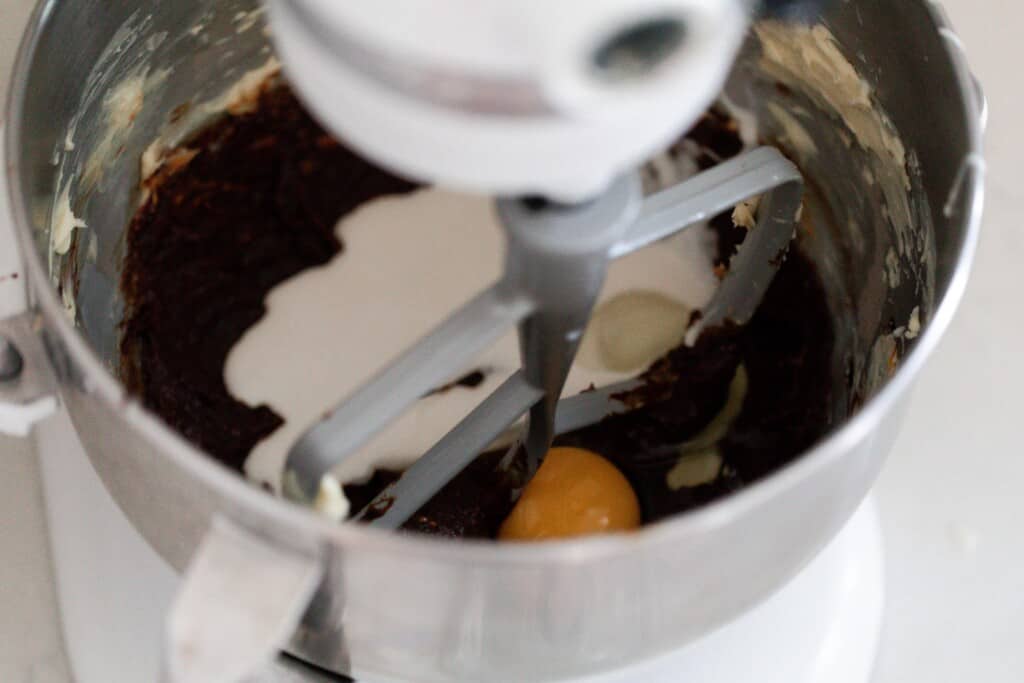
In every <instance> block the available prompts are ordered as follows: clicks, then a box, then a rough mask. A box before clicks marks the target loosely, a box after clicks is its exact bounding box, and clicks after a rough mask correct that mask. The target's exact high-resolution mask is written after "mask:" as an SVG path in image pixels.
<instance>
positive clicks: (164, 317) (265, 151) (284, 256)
mask: <svg viewBox="0 0 1024 683" xmlns="http://www.w3.org/2000/svg"><path fill="white" fill-rule="evenodd" d="M687 137H688V138H689V139H690V140H691V141H693V142H695V143H696V144H697V145H698V146H699V147H700V148H701V150H702V152H701V155H700V156H699V158H698V159H697V162H698V165H699V166H701V167H702V168H706V167H709V166H711V165H714V164H715V163H718V162H720V161H722V160H724V159H727V158H730V157H733V156H736V155H737V154H739V153H740V152H741V151H742V149H743V145H742V143H741V141H740V138H739V135H738V131H737V128H736V125H735V122H733V121H732V120H731V119H729V118H728V117H727V116H724V115H723V114H721V113H718V112H711V113H709V114H708V115H707V116H706V117H705V118H704V119H703V120H702V121H701V122H700V123H699V124H698V125H697V126H696V127H695V128H694V130H693V131H691V133H689V134H688V135H687ZM183 148H184V149H183V150H179V151H178V153H177V154H172V155H170V156H169V157H168V161H167V162H165V163H164V165H163V166H162V167H161V168H160V169H159V170H158V172H157V173H156V174H155V175H154V176H153V177H152V178H150V179H149V180H148V181H147V184H146V189H147V191H148V196H147V198H146V200H145V202H144V203H143V205H142V206H141V207H140V209H139V210H138V212H137V214H136V215H135V217H134V219H133V220H132V223H131V226H130V228H129V230H128V233H127V252H126V253H127V255H126V258H125V263H124V271H123V272H124V274H123V279H122V288H123V291H124V295H125V301H126V303H127V309H126V310H127V313H126V317H125V321H124V326H123V337H122V343H121V353H122V371H123V374H124V376H125V380H126V382H127V383H128V386H129V387H130V388H131V389H132V390H134V391H135V392H137V393H138V394H139V395H140V396H141V398H142V400H143V402H144V403H145V405H146V406H147V407H148V408H150V409H151V410H153V411H154V412H155V413H157V414H158V415H160V416H161V417H162V418H163V419H164V420H165V421H166V422H167V423H168V424H170V425H171V426H172V427H174V428H175V429H177V430H178V431H180V432H181V433H182V434H183V435H184V436H186V437H187V438H188V439H190V440H191V441H193V442H194V443H195V444H196V445H197V446H199V447H201V448H203V449H204V450H206V451H207V452H208V453H210V454H211V455H212V456H213V457H215V458H216V459H218V460H219V461H221V462H223V463H224V464H226V465H227V466H229V467H231V468H233V469H236V470H239V471H240V470H241V468H242V464H243V463H244V461H245V459H246V456H247V455H248V453H249V451H250V450H251V449H252V447H253V446H254V445H255V444H256V443H257V442H259V441H260V440H261V439H263V438H264V437H266V436H267V435H269V434H270V433H271V432H273V431H274V430H275V429H276V428H277V427H278V426H279V425H280V424H281V418H280V417H279V416H278V415H276V414H275V413H274V412H273V411H272V410H271V409H269V408H268V407H266V406H261V407H258V408H250V407H248V406H246V405H244V404H242V403H240V402H239V401H236V400H235V399H234V398H233V397H232V396H231V395H230V394H229V393H228V391H227V388H226V387H225V384H224V381H223V367H224V362H225V359H226V357H227V353H228V351H229V350H230V349H231V348H232V346H233V345H234V344H235V343H236V342H237V341H238V340H239V339H240V338H241V336H242V334H243V333H244V332H245V331H246V330H247V329H248V328H249V327H251V326H252V325H254V324H255V323H256V322H257V321H258V320H259V319H260V318H261V317H262V316H263V315H264V313H265V309H264V305H263V300H264V298H265V296H266V295H267V293H268V292H269V291H270V290H271V289H272V288H273V287H274V286H275V285H277V284H278V283H280V282H281V281H283V280H285V279H287V278H289V277H291V276H293V275H295V274H296V273H298V272H300V271H302V270H304V269H306V268H309V267H312V266H317V265H321V264H324V263H326V262H327V261H329V260H330V259H331V258H333V257H334V256H335V255H337V254H338V252H339V251H341V250H342V249H343V245H342V244H340V243H339V241H338V240H337V238H336V237H335V235H334V227H335V225H336V223H337V222H338V220H339V219H340V218H341V217H343V216H344V215H346V214H347V213H349V212H350V211H352V210H354V209H355V208H356V207H358V206H359V205H361V204H363V203H365V202H367V201H370V200H372V199H375V198H377V197H381V196H384V195H390V194H398V193H405V192H409V191H411V190H412V189H414V186H413V185H412V184H410V183H409V182H407V181H404V180H401V179H399V178H397V177H394V176H392V175H390V174H388V173H387V172H385V171H383V170H381V169H379V168H376V167H375V166H373V165H371V164H369V163H368V162H366V161H364V160H362V159H361V158H359V157H358V156H356V155H355V154H353V153H352V152H350V151H349V150H347V149H346V148H345V147H343V146H341V145H340V144H339V143H338V142H337V141H335V140H334V139H332V138H331V137H330V136H329V135H328V134H327V133H325V132H324V131H323V130H322V129H321V128H320V127H319V126H318V125H317V124H316V123H315V122H314V121H313V120H312V119H311V118H310V117H309V116H308V115H307V114H306V113H305V112H304V111H303V109H302V107H301V106H300V105H299V103H298V101H297V100H296V99H295V97H294V96H293V95H292V93H291V92H290V90H289V89H288V88H287V87H286V86H284V85H280V84H272V83H271V84H268V85H267V86H266V87H265V88H264V90H263V92H262V93H261V94H260V96H259V101H258V106H257V107H255V109H254V110H253V111H252V112H250V113H244V114H238V115H226V116H225V117H224V118H223V119H221V120H220V121H218V122H216V123H214V124H212V125H211V126H209V127H208V128H206V129H205V130H203V131H201V132H199V133H198V134H197V135H196V136H195V137H194V138H192V139H191V140H189V141H188V142H187V143H186V144H185V145H183ZM185 150H187V152H186V151H185ZM671 153H672V154H675V155H680V154H683V151H682V145H677V146H676V147H675V148H673V150H672V152H671ZM712 226H713V227H714V228H715V229H716V230H717V232H718V234H719V251H720V254H719V262H720V263H721V264H723V266H724V264H727V263H728V260H729V258H730V257H731V255H732V253H733V252H734V250H735V249H736V247H737V245H738V244H739V243H740V242H741V241H742V239H743V237H744V235H745V231H744V230H743V229H741V228H736V227H735V226H734V225H733V224H732V221H731V220H730V219H729V215H728V214H724V215H723V216H719V217H717V218H716V219H715V220H714V221H713V222H712ZM342 258H344V256H342ZM338 295H339V296H358V295H359V294H358V293H354V292H353V293H346V292H339V293H338ZM796 302H798V303H796ZM833 347H834V340H833V328H832V320H831V317H830V315H829V310H828V306H827V304H826V301H825V293H824V289H823V287H822V284H821V281H820V279H819V277H818V275H817V272H816V271H815V268H814V266H813V264H811V263H810V262H809V261H808V260H807V259H806V258H805V257H804V256H803V255H802V254H801V253H800V252H799V251H798V250H796V249H794V250H792V251H791V254H790V256H789V258H788V259H787V261H786V262H785V264H784V265H783V266H782V268H781V270H780V272H779V274H778V276H777V277H776V279H775V281H774V283H773V285H772V287H771V288H770V289H769V291H768V294H767V296H766V298H765V300H764V302H763V304H762V305H761V308H760V309H759V311H758V313H757V314H756V315H755V317H754V319H753V320H752V321H751V322H750V323H749V324H748V325H747V326H745V327H744V328H728V329H717V330H710V331H708V332H705V334H704V335H703V336H702V338H701V339H700V341H699V342H698V344H697V345H696V346H695V347H693V348H686V347H680V348H678V349H676V350H674V351H672V352H670V353H669V354H668V355H667V356H665V357H664V358H663V359H661V360H659V361H658V362H657V363H655V364H654V366H652V368H651V369H650V370H649V371H648V372H647V373H646V374H645V375H644V379H645V380H646V382H645V385H644V386H643V387H642V388H640V389H638V390H637V391H635V392H632V393H631V394H629V395H627V396H625V397H624V398H625V399H626V400H627V402H628V404H629V405H631V406H636V409H635V410H633V411H632V412H630V413H628V414H626V415H621V416H616V417H612V418H608V419H606V420H604V421H602V422H601V423H598V424H596V425H593V426H591V427H588V428H586V429H583V430H579V431H577V432H574V433H571V434H566V435H563V436H561V437H559V439H558V441H557V442H558V443H559V444H562V445H575V446H581V447H584V448H588V449H590V450H592V451H595V452H598V453H600V454H602V455H604V456H605V457H607V458H609V459H610V460H612V462H614V463H615V464H616V465H617V466H618V467H619V468H620V469H621V470H622V471H623V473H624V474H625V475H626V476H627V477H628V478H629V479H630V481H631V482H632V484H633V486H634V488H635V489H636V491H637V494H638V496H639V498H640V501H641V505H642V508H643V515H644V521H645V522H651V521H655V520H658V519H660V518H662V517H665V516H666V515H670V514H674V513H676V512H681V511H684V510H687V509H691V508H693V507H695V506H698V505H702V504H704V503H706V502H708V501H711V500H714V499H716V498H719V497H721V496H723V495H726V494H728V493H729V492H731V491H734V490H736V489H738V488H740V487H742V486H743V485H745V484H747V483H750V482H752V481H755V480H756V479H758V478H760V477H763V476H765V475H767V474H769V473H770V472H772V471H774V470H776V469H778V468H779V467H781V466H782V465H784V464H785V463H787V462H789V461H790V460H792V459H793V458H795V457H796V456H798V455H799V454H800V453H802V452H803V451H804V450H806V449H807V448H808V447H809V446H811V445H812V444H813V443H814V442H815V441H816V440H817V439H819V438H820V437H821V436H822V435H823V434H824V433H825V432H826V431H827V429H828V428H829V420H830V414H831V412H830V405H831V398H830V397H831V390H830V382H831V359H832V354H833ZM740 365H742V366H743V368H744V369H745V370H746V373H747V376H748V384H749V389H748V391H747V394H746V397H745V400H744V403H743V408H742V411H741V412H740V414H739V415H738V417H737V418H736V419H735V421H734V422H733V423H732V425H731V427H730V428H729V430H728V432H727V434H726V436H725V437H724V438H723V440H722V441H721V442H720V443H719V444H718V450H719V452H720V454H721V455H722V458H723V461H724V464H723V467H722V471H721V473H720V475H719V476H718V477H717V479H715V481H713V482H712V483H710V484H705V485H702V486H696V487H692V488H682V489H680V490H678V491H672V490H670V489H669V487H668V486H667V484H666V474H667V473H668V471H669V470H671V469H672V468H673V466H674V465H675V464H676V461H677V459H678V453H677V451H676V449H675V448H673V447H674V446H677V445H678V444H680V443H681V442H684V441H686V440H688V439H690V438H692V437H693V436H694V435H696V434H698V433H699V432H700V431H701V430H702V429H703V428H704V427H705V426H706V425H707V424H708V423H709V422H710V421H711V420H712V418H714V416H715V415H716V414H718V413H719V411H720V410H721V409H722V407H723V405H724V404H725V402H726V397H727V395H728V391H729V386H730V384H731V382H732V380H733V378H734V376H735V375H736V372H737V368H738V367H739V366H740ZM478 375H479V371H474V373H470V375H467V376H466V377H464V378H462V379H460V380H459V382H458V383H460V384H463V385H466V386H473V384H474V382H475V383H479V381H480V379H482V376H480V377H478ZM444 389H446V387H441V388H439V390H444ZM503 455H504V453H487V454H484V455H482V456H480V457H479V458H478V459H477V460H476V461H475V462H474V463H473V464H471V465H470V466H469V467H468V468H466V470H465V471H464V472H462V474H460V475H459V476H458V477H456V479H454V480H453V481H452V482H450V483H449V484H448V486H446V487H445V488H444V489H443V490H442V491H441V492H440V493H438V494H437V495H436V496H435V497H434V498H433V499H432V500H431V501H430V502H429V503H427V504H426V505H425V506H424V507H423V508H422V509H421V510H420V511H419V512H418V513H417V515H415V516H414V517H413V519H411V520H410V521H409V523H408V524H407V525H406V528H407V529H412V530H416V531H421V532H425V533H432V534H440V535H445V536H454V537H493V536H494V535H495V534H496V532H497V529H498V526H499V525H500V523H501V521H502V520H503V519H504V517H505V516H506V515H507V513H508V512H509V510H510V509H511V506H512V502H513V500H514V495H515V492H516V490H517V488H518V487H519V486H520V485H521V479H520V477H519V471H520V468H521V460H520V461H517V462H515V463H514V464H513V467H512V468H511V469H510V470H506V471H501V470H499V469H498V468H497V467H496V465H497V463H498V461H499V460H501V459H502V457H503ZM398 476H400V475H399V473H397V472H388V471H383V470H382V471H378V472H377V473H375V475H374V477H373V478H372V479H371V480H370V481H369V482H366V483H363V484H357V485H347V486H346V487H345V493H346V496H347V497H348V498H349V500H350V502H351V503H352V508H353V510H359V509H360V508H361V507H363V506H364V505H365V504H366V503H367V502H369V500H370V499H371V498H372V497H373V496H374V495H375V494H376V493H377V492H379V491H380V490H381V489H382V488H383V487H384V486H385V485H387V484H388V483H389V482H390V481H393V480H394V479H395V478H397V477H398Z"/></svg>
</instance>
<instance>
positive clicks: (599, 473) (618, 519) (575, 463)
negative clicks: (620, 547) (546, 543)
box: [498, 448, 640, 541]
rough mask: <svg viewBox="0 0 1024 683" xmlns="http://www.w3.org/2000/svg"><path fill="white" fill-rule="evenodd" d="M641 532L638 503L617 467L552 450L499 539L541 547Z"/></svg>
mask: <svg viewBox="0 0 1024 683" xmlns="http://www.w3.org/2000/svg"><path fill="white" fill-rule="evenodd" d="M639 526H640V503H639V501H638V500H637V497H636V493H634V492H633V487H632V486H630V485H629V481H627V480H626V477H625V476H623V474H622V472H620V471H619V470H618V469H617V468H616V467H615V465H613V464H611V463H610V462H608V461H607V460H605V459H604V458H603V457H601V456H600V455H598V454H597V453H593V452H591V451H588V450H584V449H582V448H552V449H551V450H550V451H548V454H547V456H546V457H545V458H544V462H543V463H541V466H540V469H538V470H537V474H536V475H535V476H534V477H533V479H532V480H531V481H530V483H529V484H527V486H526V489H525V490H524V491H523V495H522V496H521V497H520V498H519V502H518V503H516V506H515V507H514V508H513V509H512V512H511V513H510V514H509V516H508V518H506V519H505V521H504V522H503V523H502V525H501V531H500V532H499V534H498V537H499V538H500V539H501V540H503V541H541V540H547V539H557V538H570V537H572V536H584V535H587V534H600V533H607V532H613V531H629V530H631V529H636V528H638V527H639Z"/></svg>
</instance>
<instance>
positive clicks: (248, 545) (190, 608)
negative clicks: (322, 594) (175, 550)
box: [161, 517, 323, 683]
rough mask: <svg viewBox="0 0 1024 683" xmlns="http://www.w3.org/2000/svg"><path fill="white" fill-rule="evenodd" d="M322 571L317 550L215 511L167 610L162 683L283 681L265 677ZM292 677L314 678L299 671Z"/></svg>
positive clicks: (309, 598)
mask: <svg viewBox="0 0 1024 683" xmlns="http://www.w3.org/2000/svg"><path fill="white" fill-rule="evenodd" d="M322 577H323V566H322V563H321V560H320V558H319V557H317V556H316V554H315V553H310V554H303V553H300V552H296V551H294V550H287V549H284V548H282V547H280V546H279V545H276V544H272V543H271V542H269V541H266V540H264V539H263V538H261V537H259V536H258V535H256V534H254V533H252V532H250V531H248V530H245V529H242V528H241V527H240V526H238V525H237V524H235V523H233V522H230V521H228V520H227V519H226V518H224V517H217V518H215V519H214V521H213V524H212V526H211V527H210V530H209V531H208V532H207V533H206V537H205V538H204V539H203V542H202V543H201V544H200V545H199V549H198V550H197V551H196V554H195V555H194V556H193V558H192V561H191V562H190V564H189V566H188V569H186V570H185V574H184V577H183V580H182V584H181V587H180V588H179V589H178V594H177V596H176V597H175V600H174V604H173V605H172V607H171V611H170V614H169V615H168V619H167V624H166V636H165V641H164V657H163V664H162V668H163V671H162V678H161V681H162V683H236V682H240V681H243V680H244V681H246V682H247V683H248V682H251V681H254V680H255V681H261V680H274V681H279V680H281V678H280V677H279V676H278V675H276V674H275V675H273V676H272V677H271V678H267V676H270V674H272V673H273V672H274V670H279V669H280V666H281V665H276V666H273V662H274V659H275V657H276V656H277V653H278V652H279V651H280V650H281V648H282V647H284V645H285V643H286V642H287V641H288V639H289V637H291V635H292V634H293V633H294V632H295V630H296V628H297V627H298V625H299V622H300V620H301V619H302V616H303V614H304V612H305V611H306V607H307V606H308V605H309V602H310V600H311V599H312V598H313V595H314V593H315V592H316V589H317V587H318V586H319V585H320V581H321V578H322ZM268 669H271V670H270V671H268ZM286 680H295V681H311V680H314V679H313V678H311V677H309V676H306V675H304V674H301V673H296V672H294V671H293V672H292V673H290V674H289V676H288V677H286Z"/></svg>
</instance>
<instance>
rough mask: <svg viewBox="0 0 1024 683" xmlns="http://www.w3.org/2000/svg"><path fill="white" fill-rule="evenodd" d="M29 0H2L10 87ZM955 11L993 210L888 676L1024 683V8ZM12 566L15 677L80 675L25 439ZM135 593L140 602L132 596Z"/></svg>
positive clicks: (881, 675) (6, 546)
mask: <svg viewBox="0 0 1024 683" xmlns="http://www.w3.org/2000/svg"><path fill="white" fill-rule="evenodd" d="M29 4H30V1H29V0H0V92H2V91H5V90H6V85H7V78H6V71H7V68H8V65H9V63H10V60H11V57H12V55H13V50H14V43H15V41H16V38H14V36H16V34H17V33H18V32H19V31H20V28H19V27H20V25H21V24H22V22H23V21H24V17H25V16H27V13H28V6H29ZM944 5H945V6H946V8H947V9H948V10H949V12H950V15H951V17H952V19H953V22H954V25H955V26H956V28H957V30H958V32H959V33H960V35H961V37H962V38H963V41H964V43H965V44H966V46H967V49H968V53H969V55H970V59H971V64H972V66H973V67H974V70H975V72H976V73H977V75H978V76H979V77H980V79H981V82H982V83H983V84H984V87H985V90H986V93H987V94H988V97H989V102H990V104H991V110H992V115H991V120H990V125H989V131H988V140H987V147H988V162H989V180H988V202H987V207H986V216H985V223H984V229H983V234H982V240H981V245H980V250H979V253H978V262H977V267H976V269H975V273H974V277H973V278H972V281H971V284H970V287H969V288H968V291H967V297H966V300H965V301H964V305H963V308H962V309H961V312H960V314H959V316H958V318H957V320H956V321H955V323H954V325H953V327H952V328H951V330H950V333H949V335H948V336H947V338H946V340H945V341H944V343H943V345H942V346H941V348H940V349H939V351H938V353H937V354H936V355H935V357H934V359H933V360H932V362H931V364H930V365H929V366H928V368H927V370H926V371H925V373H924V376H923V377H922V379H921V383H920V385H919V388H918V390H917V393H916V396H915V400H914V404H913V406H912V408H911V411H910V416H909V419H908V422H907V424H906V425H905V427H904V430H903V433H902V437H901V438H900V441H899V443H898V444H897V446H896V448H895V450H894V452H893V455H892V458H891V459H890V462H889V465H888V466H887V468H886V470H885V472H884V473H883V475H882V478H881V481H880V482H879V485H878V487H877V492H876V497H877V499H878V502H879V506H880V510H881V515H882V523H883V529H884V532H885V535H886V558H887V559H886V562H887V578H886V584H887V606H886V624H885V633H884V637H883V641H882V649H881V656H880V659H879V662H878V667H877V671H876V675H875V681H876V683H907V682H909V681H928V682H929V683H962V682H964V681H979V682H984V683H1017V682H1019V681H1021V680H1024V648H1022V647H1021V644H1020V637H1021V634H1024V579H1022V576H1024V542H1022V540H1021V538H1022V533H1021V530H1020V520H1021V518H1022V517H1024V493H1022V486H1021V482H1022V481H1024V458H1022V457H1021V451H1022V447H1021V429H1020V425H1021V418H1020V409H1021V405H1022V401H1021V390H1020V386H1021V383H1022V380H1024V355H1022V354H1021V353H1019V352H1015V351H1014V349H1015V348H1016V347H1019V346H1020V339H1021V338H1022V336H1024V305H1022V304H1021V302H1020V295H1019V294H1018V293H1017V291H1018V289H1019V284H1018V283H1019V279H1020V272H1021V264H1024V231H1022V229H1021V217H1020V212H1019V207H1020V206H1021V205H1024V188H1022V187H1021V185H1020V181H1019V178H1020V171H1019V168H1020V163H1021V155H1022V152H1024V126H1022V125H1021V121H1024V93H1022V90H1021V85H1020V75H1019V71H1020V64H1021V63H1024V43H1022V42H1021V40H1020V37H1019V32H1020V27H1021V26H1024V5H1021V4H1020V3H1017V2H1013V1H1012V0H986V1H985V2H983V3H981V2H977V1H973V2H972V1H971V0H946V2H945V3H944ZM111 554H113V555H116V552H115V553H111ZM0 558H2V561H0V681H3V682H4V683H7V682H8V681H10V682H11V683H21V682H23V681H27V682H40V683H63V682H64V681H67V680H69V679H68V678H67V676H66V674H64V673H63V672H64V668H63V662H62V658H61V656H60V647H61V644H60V636H59V630H58V627H57V623H56V613H55V608H54V600H53V593H52V582H51V579H50V560H49V555H48V551H47V548H46V543H45V526H44V523H43V510H42V505H41V501H40V497H39V484H38V475H37V468H36V464H35V462H34V458H33V457H32V454H31V451H30V450H29V449H28V448H27V447H26V446H25V445H24V444H23V443H19V442H15V441H10V440H2V441H0ZM140 592H141V591H140ZM133 595H137V594H136V593H133V592H131V591H126V593H125V596H126V600H127V599H129V598H130V597H131V596H133ZM102 628H103V625H102V624H98V625H97V630H99V629H102ZM95 656H96V657H97V658H103V657H113V656H123V653H107V652H96V653H95ZM138 680H140V681H141V680H142V679H138ZM82 683H85V682H82ZM724 683H730V682H728V681H726V682H724ZM827 683H830V682H827Z"/></svg>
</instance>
